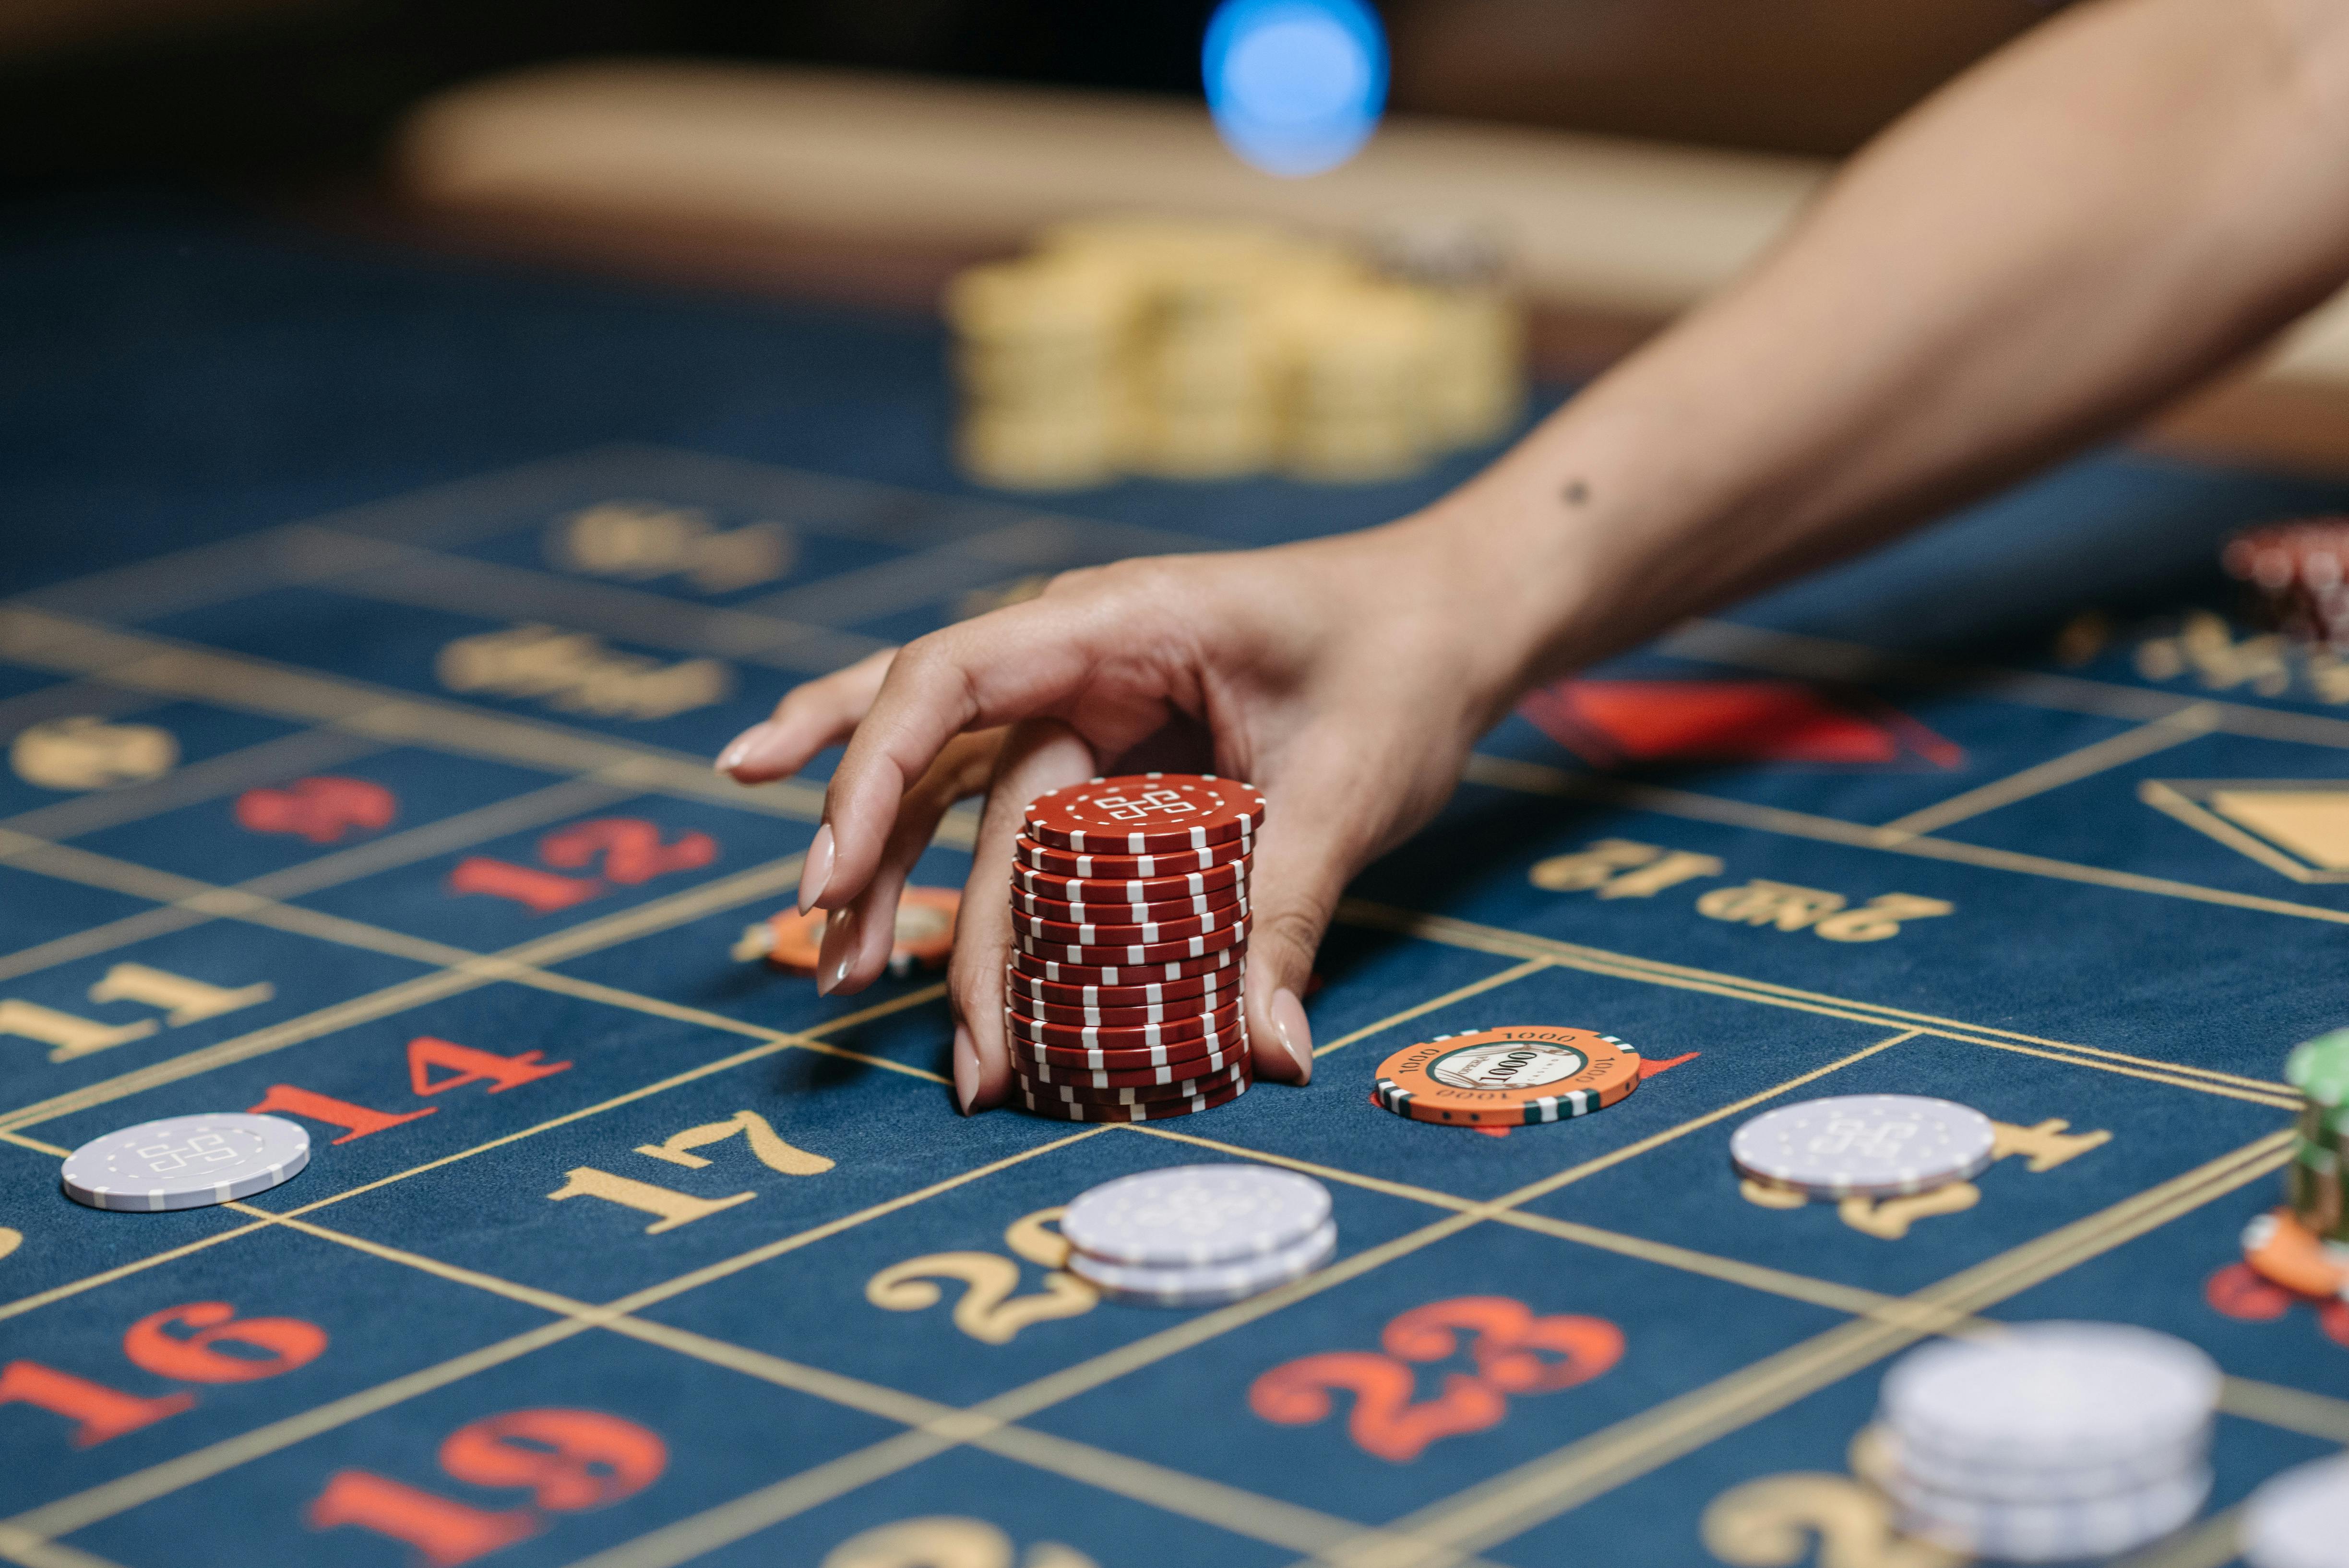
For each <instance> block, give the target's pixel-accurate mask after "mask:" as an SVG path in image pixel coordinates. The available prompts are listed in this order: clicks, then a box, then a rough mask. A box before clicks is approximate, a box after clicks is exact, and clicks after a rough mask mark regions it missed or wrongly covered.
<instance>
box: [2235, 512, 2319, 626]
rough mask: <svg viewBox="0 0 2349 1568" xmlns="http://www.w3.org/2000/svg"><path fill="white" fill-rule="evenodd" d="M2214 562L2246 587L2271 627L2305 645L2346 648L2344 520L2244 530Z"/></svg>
mask: <svg viewBox="0 0 2349 1568" xmlns="http://www.w3.org/2000/svg"><path fill="white" fill-rule="evenodd" d="M2219 562H2220V565H2222V566H2223V567H2225V568H2226V571H2227V574H2228V575H2229V576H2230V577H2232V578H2235V579H2236V580H2237V581H2239V582H2241V583H2248V584H2249V585H2250V586H2251V591H2252V593H2255V594H2256V595H2257V596H2258V599H2259V603H2260V609H2261V616H2262V618H2263V619H2264V620H2266V621H2267V623H2268V624H2270V625H2272V626H2275V627H2277V628H2278V629H2279V630H2282V631H2284V632H2288V633H2290V634H2292V635H2293V636H2295V637H2298V638H2300V639H2302V641H2305V642H2311V643H2321V644H2323V645H2325V646H2327V647H2332V648H2344V647H2349V518H2344V517H2313V518H2304V519H2302V520H2301V521H2297V522H2275V523H2269V524H2267V525H2265V526H2263V527H2260V528H2250V529H2245V530H2244V531H2242V532H2240V533H2238V534H2236V535H2235V536H2234V537H2233V538H2232V539H2230V540H2229V541H2228V542H2227V545H2226V548H2225V549H2224V550H2223V551H2222V552H2220V557H2219Z"/></svg>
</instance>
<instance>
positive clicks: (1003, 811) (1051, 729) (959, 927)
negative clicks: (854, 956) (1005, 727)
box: [947, 719, 1093, 1116]
mask: <svg viewBox="0 0 2349 1568" xmlns="http://www.w3.org/2000/svg"><path fill="white" fill-rule="evenodd" d="M1092 773H1093V754H1092V748H1090V747H1088V746H1087V745H1086V744H1085V743H1084V741H1083V740H1082V739H1081V738H1079V737H1078V736H1077V734H1076V732H1075V731H1074V730H1072V729H1071V728H1069V727H1068V726H1066V725H1064V724H1061V723H1059V722H1058V721H1056V720H1052V719H1035V720H1030V722H1029V723H1026V724H1022V725H1019V726H1017V727H1014V728H1013V730H1012V731H1011V736H1010V738H1009V740H1008V741H1006V742H1005V744H1004V747H1003V750H1002V752H1001V753H1000V754H999V756H998V757H997V758H996V770H995V779H994V782H993V783H992V784H990V785H989V786H988V793H987V810H986V812H985V813H984V814H983V815H982V816H981V817H980V819H979V824H978V842H977V844H976V845H975V846H973V848H972V851H971V860H970V881H969V882H968V884H967V885H966V886H965V887H964V889H963V894H962V914H961V917H960V918H959V919H958V920H957V922H956V923H955V951H954V963H953V966H952V967H951V968H950V969H949V970H948V972H947V1001H948V1006H950V1007H951V1008H952V1010H953V1012H954V1017H955V1040H954V1078H955V1098H956V1099H957V1102H958V1103H959V1104H960V1105H961V1107H962V1109H963V1114H965V1115H966V1116H968V1114H969V1113H970V1112H971V1111H973V1110H976V1109H983V1108H985V1107H987V1106H990V1105H1000V1104H1002V1103H1003V1102H1004V1100H1005V1099H1009V1096H1010V1093H1011V1053H1010V1050H1009V1047H1006V1045H1005V1044H1004V1039H1003V966H1004V965H1005V964H1006V963H1007V962H1009V958H1010V954H1011V898H1010V892H1011V856H1012V841H1013V840H1015V839H1017V838H1018V837H1019V824H1020V820H1021V819H1022V818H1023V817H1024V816H1025V815H1026V812H1027V810H1028V802H1029V801H1030V800H1032V799H1035V798H1036V797H1037V796H1039V795H1040V794H1042V793H1043V792H1044V791H1045V790H1047V789H1059V788H1060V787H1061V786H1062V785H1063V784H1074V783H1076V782H1078V781H1079V780H1081V779H1090V778H1091V777H1092Z"/></svg>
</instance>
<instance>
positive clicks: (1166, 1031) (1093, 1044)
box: [1004, 996, 1240, 1051]
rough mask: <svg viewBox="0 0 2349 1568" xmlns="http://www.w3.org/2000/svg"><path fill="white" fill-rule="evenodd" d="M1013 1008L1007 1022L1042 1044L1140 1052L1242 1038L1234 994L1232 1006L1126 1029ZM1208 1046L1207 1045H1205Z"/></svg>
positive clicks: (1023, 1036)
mask: <svg viewBox="0 0 2349 1568" xmlns="http://www.w3.org/2000/svg"><path fill="white" fill-rule="evenodd" d="M1016 1007H1017V1004H1014V1006H1013V1007H1012V1008H1007V1009H1006V1010H1005V1013H1004V1023H1005V1025H1006V1026H1008V1027H1009V1029H1010V1032H1011V1033H1012V1035H1014V1036H1015V1037H1018V1038H1019V1039H1023V1040H1033V1041H1035V1042H1037V1043H1038V1044H1040V1045H1047V1046H1072V1047H1077V1048H1078V1049H1081V1050H1097V1051H1139V1050H1149V1049H1151V1048H1153V1047H1161V1046H1163V1047H1169V1048H1173V1047H1183V1046H1198V1045H1199V1044H1200V1042H1201V1041H1203V1040H1215V1039H1222V1040H1226V1041H1228V1040H1234V1039H1237V1038H1238V1037H1239V1013H1240V1008H1239V998H1238V997H1237V996H1234V997H1233V998H1232V999H1231V1003H1230V1005H1229V1006H1225V1007H1222V1008H1219V1009H1217V1010H1216V1011H1215V1012H1212V1013H1199V1014H1195V1015H1194V1016H1191V1017H1188V1018H1175V1019H1173V1020H1171V1021H1169V1022H1167V1023H1164V1024H1135V1025H1130V1026H1125V1027H1123V1028H1115V1027H1112V1028H1104V1027H1102V1026H1099V1025H1088V1024H1048V1023H1044V1022H1042V1021H1041V1020H1040V1019H1036V1018H1030V1017H1028V1016H1025V1015H1023V1014H1021V1013H1019V1012H1018V1011H1017V1010H1016ZM1202 1048H1204V1047H1202Z"/></svg>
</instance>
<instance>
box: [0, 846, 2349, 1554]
mask: <svg viewBox="0 0 2349 1568" xmlns="http://www.w3.org/2000/svg"><path fill="white" fill-rule="evenodd" d="M2020 858H2021V859H2031V857H2020ZM2008 869H2013V868H2008ZM2080 869H2085V870H2095V868H2080ZM2116 874H2119V873H2116ZM2138 880H2140V881H2144V882H2157V881H2158V879H2138ZM2177 885H2190V884H2177ZM2140 891H2142V890H2140ZM2202 891H2204V892H2210V891H2213V890H2202ZM2219 902H2230V901H2228V900H2223V899H2222V900H2220V901H2219ZM2278 902H2279V901H2265V903H2264V904H2255V905H2254V907H2268V906H2272V905H2274V904H2276V903H2278ZM2285 911H2289V912H2292V913H2305V906H2282V910H2280V911H2279V912H2285ZM2326 913H2329V912H2326ZM2337 918H2344V919H2349V916H2339V917H2337ZM1552 962H1557V960H1545V961H1543V963H1542V964H1541V965H1533V964H1526V965H1520V966H1519V968H1520V970H1521V971H1523V972H1525V973H1531V972H1533V969H1534V968H1535V967H1539V966H1547V964H1548V963H1552ZM1510 977H1511V978H1515V977H1517V976H1516V974H1514V973H1513V974H1512V975H1511V976H1510ZM1641 977H1645V978H1651V979H1652V978H1653V976H1651V975H1643V976H1641ZM1723 978H1724V979H1726V978H1727V977H1723ZM1495 983H1506V982H1505V981H1495ZM1479 988H1483V987H1479ZM1753 991H1754V987H1753V986H1751V985H1748V986H1744V987H1739V988H1738V989H1736V990H1735V991H1734V992H1733V993H1732V994H1735V995H1743V996H1744V997H1745V998H1746V999H1759V998H1758V997H1755V996H1754V995H1753ZM1472 994H1473V993H1472ZM647 1000H649V999H647ZM1441 1005H1442V1002H1441V1001H1440V1000H1439V1002H1437V1003H1435V1004H1430V1005H1423V1006H1421V1007H1420V1008H1419V1009H1416V1010H1415V1011H1414V1012H1413V1016H1417V1014H1418V1013H1419V1012H1423V1011H1426V1010H1431V1008H1432V1006H1441ZM1853 1006H1858V1007H1862V1008H1869V1009H1870V1013H1869V1015H1868V1016H1867V1021H1871V1022H1885V1021H1888V1020H1887V1019H1885V1017H1884V1016H1883V1013H1882V1010H1877V1009H1873V1008H1872V1006H1871V1005H1868V1004H1856V1005H1853ZM1820 1010H1823V1009H1820ZM1396 1021H1401V1020H1400V1019H1398V1020H1396ZM1387 1026H1392V1023H1390V1024H1389V1025H1387ZM1919 1032H1931V1033H1936V1034H1940V1033H1941V1032H1942V1031H1940V1030H1930V1031H1916V1030H1911V1031H1910V1032H1909V1034H1908V1035H1904V1036H1901V1037H1896V1040H1894V1041H1887V1042H1884V1043H1883V1045H1882V1046H1879V1047H1873V1048H1884V1046H1889V1045H1890V1044H1893V1043H1897V1040H1898V1039H1899V1038H1906V1037H1914V1035H1915V1034H1917V1033H1919ZM1952 1037H1957V1036H1952ZM2011 1038H2013V1037H2010V1039H2011ZM2025 1038H2027V1037H2025ZM1974 1043H1981V1044H1993V1045H2000V1046H2002V1047H2005V1046H2006V1045H2007V1042H2006V1041H1992V1040H1990V1039H1975V1041H1974ZM2047 1044H2050V1045H2054V1046H2056V1047H2059V1048H2060V1049H2062V1050H2064V1051H2078V1052H2082V1053H2086V1054H2093V1055H2101V1056H2106V1057H2116V1056H2117V1053H2105V1052H2095V1051H2094V1049H2093V1048H2092V1047H2071V1046H2068V1045H2064V1043H2062V1042H2047ZM1326 1048H1330V1049H1334V1048H1336V1046H1334V1045H1333V1046H1332V1047H1326ZM2032 1054H2034V1055H2046V1056H2049V1057H2051V1059H2056V1060H2066V1061H2073V1062H2074V1064H2075V1065H2080V1066H2091V1067H2094V1066H2097V1065H2098V1064H2096V1063H2095V1062H2088V1061H2079V1060H2077V1059H2076V1058H2075V1057H2068V1056H2061V1055H2056V1054H2055V1053H2054V1052H2033V1053H2032ZM2124 1059H2133V1058H2124ZM2147 1067H2149V1068H2158V1069H2161V1070H2162V1071H2165V1072H2174V1073H2181V1074H2190V1075H2194V1076H2204V1077H2210V1078H2224V1077H2231V1076H2232V1075H2217V1074H2210V1073H2208V1072H2207V1070H2206V1069H2193V1068H2174V1067H2172V1066H2171V1065H2170V1064H2158V1063H2148V1064H2147ZM2131 1076H2140V1077H2153V1078H2155V1081H2165V1082H2166V1081H2170V1080H2169V1079H2168V1078H2158V1077H2155V1075H2154V1074H2152V1073H2133V1074H2132V1075H2131ZM2236 1081H2238V1082H2240V1083H2243V1084H2245V1085H2247V1086H2253V1087H2257V1088H2263V1089H2264V1088H2267V1087H2268V1086H2265V1085H2261V1084H2259V1083H2258V1080H2249V1079H2237V1080H2236ZM2245 1098H2249V1097H2245ZM1159 1131H1163V1130H1159ZM24 1141H27V1142H29V1141H30V1140H24ZM2253 1147H2254V1148H2256V1147H2257V1146H2256V1145H2255V1146H2253ZM2213 1163H2214V1164H2217V1163H2219V1162H2213ZM2258 1173H2259V1172H2253V1174H2252V1176H2249V1177H2245V1178H2244V1179H2245V1180H2250V1179H2253V1178H2254V1177H2255V1176H2256V1174H2258ZM1562 1174H1564V1173H1562ZM2189 1174H2191V1173H2189ZM1553 1180H1554V1179H1553ZM2181 1180H2183V1179H2181ZM2238 1184H2239V1183H2238ZM1542 1185H1544V1184H1542V1183H1537V1184H1536V1186H1537V1187H1538V1186H1542ZM2166 1185H2174V1183H2173V1184H2166ZM2227 1190H2232V1189H2231V1187H2230V1188H2228V1189H2227ZM2159 1191H2162V1189H2154V1190H2150V1192H2149V1193H2148V1194H2141V1195H2140V1198H2139V1199H2138V1200H2131V1201H2129V1202H2132V1203H2134V1202H2140V1201H2141V1200H2143V1199H2144V1198H2146V1197H2147V1196H2150V1195H2151V1193H2154V1192H2159ZM2214 1195H2215V1194H2214ZM1519 1201H1524V1200H1519ZM2199 1201H2204V1202H2207V1201H2209V1200H2208V1199H2207V1198H2204V1199H2201V1200H2199ZM1454 1202H1465V1201H1464V1200H1454ZM2117 1207H2127V1205H2126V1204H2125V1205H2120V1206H2116V1208H2117ZM2173 1207H2175V1205H2173ZM2179 1212H2182V1210H2180V1211H2179ZM2167 1217H2168V1215H2167V1214H2164V1215H2161V1216H2160V1218H2167ZM1526 1218H1536V1217H1533V1216H1527V1217H1526ZM2153 1222H2158V1219H2156V1220H2155V1221H2153ZM1439 1223H1442V1222H1439ZM256 1228H257V1227H256ZM1431 1228H1433V1227H1431ZM2140 1228H2149V1227H2140ZM1569 1239H1572V1238H1569ZM2121 1239H2123V1240H2125V1239H2127V1238H2126V1237H2123V1238H2121ZM2043 1240H2044V1238H2043ZM2037 1244H2038V1243H2031V1244H2028V1245H2026V1247H2024V1248H2019V1249H2017V1250H2016V1251H2017V1253H2023V1252H2028V1251H2029V1250H2030V1248H2031V1246H2033V1245H2037ZM2117 1244H2119V1242H2118V1241H2112V1242H2108V1243H2106V1245H2117ZM2097 1250H2103V1249H2102V1248H2101V1247H2100V1248H2098V1249H2097ZM2010 1255H2012V1254H2010ZM2058 1266H2059V1267H2060V1266H2071V1265H2070V1264H2068V1263H2065V1264H2059V1265H2058ZM1974 1272H1978V1271H1969V1273H1974ZM2051 1272H2052V1271H2051ZM1960 1277H1964V1276H1960ZM688 1288H689V1287H688ZM2016 1288H2018V1289H2019V1288H2024V1286H2017V1287H2016ZM2286 1392H2291V1391H2289V1390H2287V1391H2286ZM10 1533H11V1534H13V1533H14V1532H10ZM0 1544H5V1545H9V1546H13V1545H15V1544H16V1543H15V1542H12V1541H7V1540H6V1538H5V1537H0ZM618 1550H622V1551H625V1550H626V1548H622V1549H618ZM605 1555H606V1556H609V1555H610V1554H605ZM614 1561H615V1562H617V1561H618V1560H617V1559H615V1560H614Z"/></svg>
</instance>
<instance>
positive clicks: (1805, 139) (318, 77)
mask: <svg viewBox="0 0 2349 1568" xmlns="http://www.w3.org/2000/svg"><path fill="white" fill-rule="evenodd" d="M1212 8H1213V7H1212V5H1211V4H1209V3H1208V0H1120V3H1119V4H1115V5H1103V4H1099V3H1096V0H760V3H757V4H750V3H746V0H5V3H0V127H5V134H0V178H5V180H7V181H10V182H12V183H15V184H17V185H23V184H26V183H40V182H55V181H80V180H88V179H92V178H134V179H152V178H170V179H197V180H203V181H226V182H236V183H247V184H251V183H265V182H271V181H296V180H316V179H321V178H328V177H336V176H341V177H349V178H359V177H364V176H366V175H367V174H368V173H370V172H371V171H372V170H373V169H374V168H375V167H376V164H377V161H378V158H379V157H380V154H381V150H382V148H383V144H384V140H385V138H386V137H387V136H388V134H390V132H391V130H392V129H393V128H394V127H395V126H397V124H398V121H399V119H400V117H401V115H402V114H403V113H404V112H405V111H406V110H408V109H409V108H411V107H413V106H414V105H415V104H417V103H418V102H419V101H421V100H422V99H424V98H427V97H429V95H430V94H432V93H433V92H435V91H436V90H438V89H440V88H446V87H449V86H451V85H453V84H456V83H459V82H462V81H465V80H468V79H470V78H473V77H480V76H483V75H486V74H489V73H492V72H496V71H500V70H503V69H508V68H512V67H520V66H527V65H532V64H535V63H541V62H550V61H558V60H565V59H572V58H577V57H594V56H604V55H614V54H629V55H642V54H656V55H693V56H700V57H719V58H731V59H737V60H742V61H751V62H756V61H772V62H781V63H788V64H794V65H802V66H832V67H854V68H859V69H864V70H878V71H890V72H914V73H924V74H936V75H940V76H945V77H962V78H968V79H973V80H982V81H997V82H1007V83H1027V84H1040V85H1053V86H1063V87H1085V88H1112V89H1119V90H1124V91H1133V92H1142V93H1150V94H1158V95H1164V96H1166V97H1169V98H1196V96H1197V95H1198V92H1199V71H1198V40H1199V36H1200V34H1201V31H1202V29H1203V28H1204V27H1205V26H1206V17H1207V15H1208V13H1209V11H1210V10H1211V9H1212ZM2044 9H2045V8H2044V6H2042V5H2035V4H2028V3H2026V0H1902V3H1901V4H1899V5H1885V4H1882V3H1881V0H1771V3H1770V4H1767V5H1757V4H1754V0H1386V4H1384V5H1381V6H1380V7H1379V10H1380V12H1381V16H1382V18H1383V20H1384V21H1385V23H1386V26H1387V29H1388V35H1389V38H1390V42H1391V45H1392V55H1393V77H1392V98H1391V103H1392V108H1394V109H1395V110H1397V111H1399V112H1402V113H1405V114H1429V115H1442V116H1469V117H1474V118H1477V119H1498V120H1506V121H1511V122H1516V123H1522V124H1527V125H1538V126H1547V127H1555V128H1560V129H1573V130H1585V131H1594V132H1601V133H1607V134H1614V135H1624V136H1635V137H1644V138H1657V139H1665V140H1671V141H1682V142H1692V143H1698V144H1703V145H1709V146H1715V147H1725V148H1737V149H1749V150H1765V151H1773V152H1790V153H1801V154H1810V155H1825V156H1832V155H1834V154H1837V153H1841V152H1844V151H1847V150H1849V149H1851V148H1852V147H1854V146H1856V145H1857V144H1858V143H1859V142H1860V141H1862V140H1864V139H1866V138H1867V137H1868V134H1869V133H1870V132H1872V131H1873V130H1875V129H1877V128H1878V126H1881V125H1882V124H1884V123H1885V122H1886V121H1887V120H1888V119H1891V118H1892V117H1893V116H1894V115H1896V114H1898V113H1899V111H1900V110H1901V109H1902V108H1905V107H1907V106H1908V105H1909V104H1910V103H1912V102H1914V101H1915V100H1916V99H1917V98H1920V97H1921V96H1922V95H1923V94H1924V93H1926V92H1928V91H1930V89H1931V88H1933V87H1934V86H1935V85H1936V84H1937V83H1939V82H1940V81H1941V80H1943V79H1945V78H1946V77H1949V76H1950V75H1951V73H1953V72H1955V71H1957V70H1959V69H1961V68H1962V67H1964V66H1965V65H1966V64H1967V63H1968V62H1969V61H1971V60H1973V59H1975V58H1977V57H1980V56H1981V55H1982V54H1983V53H1985V52H1987V51H1988V50H1990V49H1992V48H1993V47H1995V46H1997V45H1998V44H1999V43H2001V42H2002V41H2003V40H2004V39H2006V38H2008V37H2010V36H2013V34H2015V33H2017V32H2019V31H2021V30H2022V29H2023V28H2025V27H2027V26H2031V25H2032V24H2033V22H2035V21H2037V20H2039V19H2040V17H2041V16H2042V15H2044Z"/></svg>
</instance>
